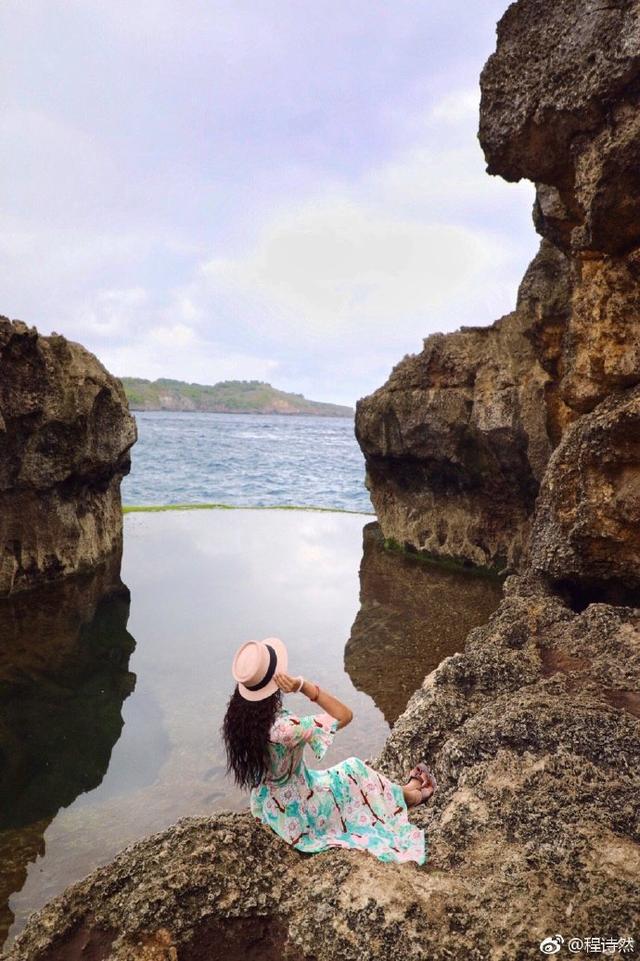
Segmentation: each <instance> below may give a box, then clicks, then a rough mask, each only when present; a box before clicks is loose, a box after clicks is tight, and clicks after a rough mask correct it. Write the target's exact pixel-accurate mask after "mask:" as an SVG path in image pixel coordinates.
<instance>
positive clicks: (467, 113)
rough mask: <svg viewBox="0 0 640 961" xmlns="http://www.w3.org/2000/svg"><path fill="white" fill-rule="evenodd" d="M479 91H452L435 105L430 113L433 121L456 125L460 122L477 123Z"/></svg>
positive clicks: (474, 89) (475, 89)
mask: <svg viewBox="0 0 640 961" xmlns="http://www.w3.org/2000/svg"><path fill="white" fill-rule="evenodd" d="M479 111H480V90H479V88H477V87H474V88H473V89H468V90H453V91H452V92H451V93H450V94H447V95H446V96H445V97H443V98H442V99H441V100H439V101H438V103H436V104H435V105H434V106H433V108H432V110H431V113H430V116H431V118H432V119H433V120H436V121H443V122H444V123H453V124H457V123H460V122H461V121H468V120H473V121H474V122H477V121H478V118H479Z"/></svg>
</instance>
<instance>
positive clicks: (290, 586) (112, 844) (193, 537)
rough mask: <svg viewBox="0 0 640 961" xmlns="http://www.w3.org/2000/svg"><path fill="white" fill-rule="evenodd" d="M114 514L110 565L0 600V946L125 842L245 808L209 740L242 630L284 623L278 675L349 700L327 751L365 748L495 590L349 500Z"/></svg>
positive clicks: (215, 735)
mask: <svg viewBox="0 0 640 961" xmlns="http://www.w3.org/2000/svg"><path fill="white" fill-rule="evenodd" d="M124 526H125V537H124V554H123V558H122V564H121V566H120V563H119V559H117V561H116V563H115V564H113V565H110V566H108V567H105V568H104V569H103V570H102V571H101V572H99V573H98V574H95V575H93V576H91V577H87V578H72V579H69V580H68V581H67V582H66V583H65V584H64V585H60V586H58V587H54V588H49V589H48V590H46V591H39V592H37V593H31V594H28V595H23V596H20V595H17V596H16V598H14V599H13V600H12V601H11V602H4V603H3V604H1V605H0V638H1V639H2V644H0V944H1V943H2V941H3V940H4V938H5V936H6V934H7V932H9V938H12V937H14V936H15V934H16V933H17V932H18V931H19V930H20V929H21V928H22V926H23V925H24V922H25V919H26V916H27V914H28V913H29V911H31V910H33V909H34V908H36V907H39V906H40V905H42V904H43V903H45V902H46V901H47V900H49V899H50V898H51V897H52V896H54V895H55V894H57V893H59V892H60V891H61V890H62V889H63V888H64V887H65V886H66V885H67V884H69V883H70V882H71V881H74V880H76V879H78V878H80V877H82V876H84V875H85V874H87V873H88V872H89V871H91V870H92V869H93V868H94V867H96V866H97V865H99V864H102V863H104V862H106V861H108V860H110V858H111V857H112V856H113V855H114V854H115V853H116V852H117V851H118V850H120V849H121V848H122V847H124V846H125V845H127V844H128V843H130V842H132V841H134V840H136V839H137V838H139V837H141V836H143V835H145V834H149V833H152V832H155V831H159V830H161V829H163V828H164V827H166V826H167V825H169V824H170V823H172V822H173V821H175V820H176V819H177V818H179V817H182V816H185V815H203V814H205V815H206V814H208V813H211V812H214V811H216V810H219V809H220V808H231V809H238V808H241V807H243V806H245V805H246V803H247V798H246V796H245V795H243V794H241V793H239V792H238V791H237V790H236V789H235V788H234V787H233V785H232V784H231V783H230V781H229V780H228V779H227V778H226V777H225V763H224V756H223V749H222V745H221V741H220V738H219V728H220V724H221V721H222V717H223V714H224V710H225V706H226V702H227V698H228V696H229V694H230V692H231V682H230V673H229V666H230V660H231V656H232V654H233V652H234V650H235V648H236V647H237V645H238V644H239V643H241V642H242V641H244V640H246V639H249V638H262V637H266V636H269V635H274V634H275V635H277V636H279V637H281V638H282V639H283V640H284V641H285V643H286V644H287V646H288V648H289V652H290V664H291V671H292V673H302V674H305V675H307V676H309V677H311V678H314V679H316V680H317V681H318V682H319V683H320V685H321V686H323V687H326V688H328V689H329V690H331V691H332V692H334V693H335V694H336V695H337V696H338V697H339V698H340V699H342V700H344V701H345V702H346V703H347V704H349V705H350V706H351V707H352V708H353V711H354V715H355V718H354V721H353V723H352V724H351V725H350V726H349V727H347V728H346V729H345V730H344V731H341V732H340V735H339V737H337V738H336V741H335V742H334V744H333V746H332V748H331V749H330V752H329V753H328V755H327V756H326V759H323V762H322V763H323V765H324V766H328V765H330V764H333V763H336V762H337V761H338V760H340V759H342V758H343V757H345V756H348V755H350V754H357V755H360V756H361V757H364V758H373V757H375V755H376V753H377V752H378V750H379V749H380V747H381V746H382V744H383V741H384V739H385V737H386V735H387V733H388V730H389V725H390V724H392V723H393V721H394V720H395V719H396V717H397V716H398V714H399V713H400V712H401V711H402V709H403V708H404V705H405V703H406V700H407V698H408V696H409V695H410V693H411V692H412V691H413V690H415V688H416V687H417V686H419V684H420V683H421V681H422V679H423V677H424V676H425V674H426V673H428V672H429V671H430V670H432V669H433V667H435V666H436V665H437V663H438V662H439V661H440V660H441V659H442V658H443V657H445V656H447V655H448V654H450V653H453V652H454V651H456V650H459V649H460V648H461V646H462V644H463V642H464V638H465V636H466V634H467V632H468V630H469V629H470V628H471V627H473V626H474V625H475V624H478V623H482V622H484V621H485V620H486V619H487V617H488V616H489V614H490V613H491V611H492V610H493V609H494V608H495V607H497V605H498V602H499V599H500V593H501V587H500V585H499V584H498V583H497V582H495V581H492V580H489V579H487V578H479V577H477V576H474V575H472V574H465V573H451V572H448V571H443V570H442V569H440V568H435V567H431V566H429V567H427V566H424V565H422V564H420V563H417V562H415V561H412V560H411V559H409V558H404V557H398V556H395V555H389V554H388V553H387V552H386V551H385V550H384V548H383V547H382V546H381V543H380V539H379V534H378V530H377V525H376V524H372V523H367V518H366V517H363V516H358V515H349V514H340V513H313V512H305V511H290V512H283V511H249V510H246V511H245V510H237V511H218V510H212V511H188V512H180V511H175V512H169V513H160V514H144V513H140V514H135V513H134V514H128V515H126V516H125V520H124ZM288 703H289V706H291V707H292V708H293V709H294V710H302V711H305V710H306V711H308V710H309V702H308V701H306V700H305V698H304V697H302V695H292V696H290V698H289V700H288Z"/></svg>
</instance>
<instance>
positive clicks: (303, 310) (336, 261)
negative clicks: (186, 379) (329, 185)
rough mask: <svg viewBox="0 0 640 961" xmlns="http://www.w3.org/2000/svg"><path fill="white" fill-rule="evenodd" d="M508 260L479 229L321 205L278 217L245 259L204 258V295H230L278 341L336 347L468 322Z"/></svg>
mask: <svg viewBox="0 0 640 961" xmlns="http://www.w3.org/2000/svg"><path fill="white" fill-rule="evenodd" d="M506 260H508V251H507V249H506V248H505V246H504V245H502V244H501V243H500V240H499V238H495V237H493V236H491V235H490V234H488V233H486V232H483V231H480V230H475V231H474V230H470V229H468V228H465V227H462V226H457V225H449V224H447V223H428V222H426V223H425V222H422V221H420V220H410V219H403V218H399V217H397V216H394V210H393V209H387V208H373V207H368V206H365V205H363V204H361V203H358V202H357V200H356V199H355V198H353V199H345V200H344V201H342V202H338V201H334V200H332V199H329V200H327V201H326V202H323V201H322V200H320V201H316V202H314V203H309V204H305V205H302V206H300V207H298V208H296V209H294V210H291V211H289V212H287V213H286V214H283V215H282V216H280V217H277V218H275V219H274V221H273V222H272V223H271V224H270V225H269V226H268V228H266V229H265V230H264V231H263V233H262V236H261V238H260V241H259V243H258V244H257V245H256V247H255V248H254V249H253V250H252V251H250V252H249V253H248V254H247V255H246V256H245V257H241V258H237V259H234V260H220V259H216V260H212V261H210V262H209V263H208V264H207V265H206V266H205V268H204V276H205V277H206V279H207V281H208V286H207V287H206V288H205V290H203V291H202V292H201V296H205V297H206V296H208V295H210V294H213V296H214V298H215V297H216V295H219V293H220V291H223V292H224V294H225V296H226V298H227V300H228V299H229V298H233V297H234V296H235V297H236V298H237V301H238V302H239V303H243V304H244V305H245V310H246V306H247V305H248V304H249V305H251V306H250V310H251V313H252V314H253V315H254V316H256V317H258V316H260V317H262V323H263V324H268V325H270V326H271V327H272V328H273V330H272V333H273V335H274V336H278V337H282V338H287V339H289V338H291V337H295V338H296V339H297V340H304V339H305V338H306V337H308V336H309V337H312V338H314V339H325V340H326V341H327V342H328V343H333V344H334V345H335V344H336V342H337V341H339V340H342V339H344V338H347V339H348V340H352V339H353V338H354V337H356V338H361V337H367V338H368V337H371V336H382V337H383V338H387V337H388V328H389V326H395V325H397V324H400V325H410V326H411V327H414V329H415V322H416V320H419V323H420V324H421V325H422V327H424V325H425V320H426V318H434V317H436V316H437V315H440V316H441V317H442V318H443V319H444V320H448V321H449V322H450V321H451V319H452V316H451V315H452V311H455V310H456V309H462V310H463V313H464V316H465V317H466V316H467V315H468V310H467V307H468V303H467V302H468V300H469V298H475V297H476V296H477V293H478V288H479V286H480V285H482V283H483V282H484V280H485V278H486V277H487V276H490V275H491V271H493V270H500V269H501V268H502V267H503V265H504V262H505V261H506Z"/></svg>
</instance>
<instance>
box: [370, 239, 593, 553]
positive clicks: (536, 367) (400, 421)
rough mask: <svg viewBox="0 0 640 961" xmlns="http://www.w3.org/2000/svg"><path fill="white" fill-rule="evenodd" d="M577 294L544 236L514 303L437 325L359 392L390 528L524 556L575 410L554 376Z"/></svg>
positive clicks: (431, 548)
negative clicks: (487, 322) (464, 322)
mask: <svg viewBox="0 0 640 961" xmlns="http://www.w3.org/2000/svg"><path fill="white" fill-rule="evenodd" d="M569 297H570V277H569V269H568V264H567V261H566V258H565V257H564V255H563V254H562V253H561V252H559V251H557V250H556V249H555V248H554V247H552V246H551V245H550V244H548V243H546V242H543V243H542V245H541V248H540V251H539V253H538V255H537V257H536V258H535V259H534V261H533V262H532V264H531V266H530V267H529V270H528V271H527V273H526V275H525V277H524V279H523V282H522V285H521V287H520V291H519V296H518V305H517V308H516V310H515V311H514V312H513V313H511V314H507V315H506V316H505V317H502V318H500V320H497V321H496V322H495V323H494V324H492V325H491V326H490V327H462V328H461V329H460V330H459V331H455V332H454V333H452V334H432V335H431V336H430V337H427V338H426V339H425V341H424V348H423V350H422V352H421V353H420V354H415V355H409V356H407V357H405V358H404V359H403V360H402V361H401V362H400V363H399V364H397V365H396V366H395V367H394V368H393V371H392V373H391V376H390V377H389V380H388V381H387V383H386V384H385V385H384V386H383V387H381V388H379V389H378V390H377V391H375V392H374V393H373V394H371V395H370V396H369V397H366V398H363V399H361V400H359V401H358V403H357V405H356V425H355V432H356V438H357V440H358V442H359V444H360V447H361V448H362V451H363V453H364V455H365V460H366V465H367V487H368V489H369V491H370V494H371V500H372V503H373V506H374V508H375V510H376V514H377V516H378V520H379V522H380V526H381V528H382V531H383V534H384V536H385V537H386V538H390V539H393V540H395V541H397V542H398V543H399V544H401V545H404V546H409V547H410V548H414V549H415V550H418V551H423V552H425V553H427V554H429V555H431V556H434V557H440V558H448V559H451V560H454V561H458V562H461V563H465V562H467V563H468V562H471V563H473V564H476V565H479V566H487V567H492V568H495V569H497V570H501V569H504V568H505V567H512V568H514V567H517V565H518V564H519V561H520V557H521V554H522V551H523V548H524V545H525V544H526V540H527V537H528V533H529V525H530V518H531V514H532V512H533V505H534V503H535V498H536V495H537V492H538V487H539V482H540V480H541V479H542V476H543V474H544V470H545V467H546V464H547V461H548V459H549V456H550V454H551V451H552V449H553V440H554V438H556V437H558V436H559V435H560V434H561V431H562V429H563V427H564V425H565V424H566V423H568V422H570V420H571V419H572V417H573V416H574V414H573V412H572V411H571V410H569V409H568V408H566V406H565V405H564V404H563V402H562V399H561V397H560V395H559V394H558V391H557V387H556V386H555V384H554V379H553V375H554V372H555V371H556V370H557V367H558V364H559V355H560V352H561V341H562V337H563V335H564V331H565V327H566V323H567V315H568V302H569Z"/></svg>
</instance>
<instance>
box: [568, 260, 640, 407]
mask: <svg viewBox="0 0 640 961" xmlns="http://www.w3.org/2000/svg"><path fill="white" fill-rule="evenodd" d="M573 275H574V282H573V295H572V302H571V315H570V319H569V323H568V325H567V329H566V333H565V337H564V344H563V352H562V373H561V375H560V376H559V378H558V390H559V393H560V395H561V397H562V400H563V402H564V404H566V405H567V407H569V408H571V409H572V410H573V411H575V412H577V413H579V414H583V413H587V412H588V411H590V410H593V408H594V407H595V406H596V404H599V403H600V401H601V400H604V398H605V397H607V396H608V395H609V394H611V393H614V392H616V391H620V390H624V389H625V388H627V387H632V386H633V385H634V384H638V383H640V249H639V250H635V251H633V252H632V253H631V254H629V255H628V256H627V257H617V258H616V257H608V256H603V257H598V258H590V259H581V258H578V259H577V260H576V261H575V263H574V265H573Z"/></svg>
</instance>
